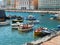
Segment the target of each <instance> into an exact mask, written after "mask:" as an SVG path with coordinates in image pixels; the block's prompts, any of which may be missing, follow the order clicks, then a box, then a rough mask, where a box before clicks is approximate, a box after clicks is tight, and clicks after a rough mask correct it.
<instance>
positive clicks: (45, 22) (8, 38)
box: [0, 12, 60, 45]
mask: <svg viewBox="0 0 60 45" xmlns="http://www.w3.org/2000/svg"><path fill="white" fill-rule="evenodd" d="M8 15H11V16H14V15H16V16H22V17H23V18H24V22H23V23H27V20H26V18H27V17H28V16H29V15H33V16H34V17H35V18H36V19H38V20H39V21H40V23H39V24H35V25H34V27H33V30H32V31H30V32H27V33H22V32H19V31H18V30H12V27H11V25H8V26H0V45H22V44H24V43H27V42H31V41H34V40H37V39H36V38H34V35H33V31H34V30H35V29H37V28H39V27H47V28H49V29H51V28H55V27H56V26H57V25H59V24H60V21H57V20H50V15H53V14H47V13H46V14H44V16H41V15H42V14H40V13H32V12H6V16H8ZM11 22H12V20H10V23H11Z"/></svg>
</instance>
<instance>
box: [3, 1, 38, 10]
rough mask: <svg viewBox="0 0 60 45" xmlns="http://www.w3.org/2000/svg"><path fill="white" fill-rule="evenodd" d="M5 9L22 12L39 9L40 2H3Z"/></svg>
mask: <svg viewBox="0 0 60 45" xmlns="http://www.w3.org/2000/svg"><path fill="white" fill-rule="evenodd" d="M3 2H4V5H5V7H8V8H15V9H21V10H26V9H27V10H29V9H38V0H3Z"/></svg>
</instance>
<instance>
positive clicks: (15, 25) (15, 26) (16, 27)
mask: <svg viewBox="0 0 60 45" xmlns="http://www.w3.org/2000/svg"><path fill="white" fill-rule="evenodd" d="M11 25H12V29H18V28H19V26H20V27H23V26H24V25H27V24H23V23H20V22H17V23H13V24H11ZM28 26H29V27H30V26H32V27H33V26H34V25H30V24H28Z"/></svg>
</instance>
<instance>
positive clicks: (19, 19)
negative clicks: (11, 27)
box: [12, 17, 23, 23]
mask: <svg viewBox="0 0 60 45" xmlns="http://www.w3.org/2000/svg"><path fill="white" fill-rule="evenodd" d="M16 22H23V18H22V17H17V19H14V20H12V23H16Z"/></svg>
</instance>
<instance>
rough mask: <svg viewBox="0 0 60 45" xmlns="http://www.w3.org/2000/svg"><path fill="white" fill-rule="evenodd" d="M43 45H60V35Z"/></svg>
mask: <svg viewBox="0 0 60 45" xmlns="http://www.w3.org/2000/svg"><path fill="white" fill-rule="evenodd" d="M41 45H60V35H59V36H56V37H54V38H52V39H51V40H49V41H46V42H44V43H42V44H41Z"/></svg>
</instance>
